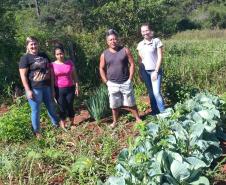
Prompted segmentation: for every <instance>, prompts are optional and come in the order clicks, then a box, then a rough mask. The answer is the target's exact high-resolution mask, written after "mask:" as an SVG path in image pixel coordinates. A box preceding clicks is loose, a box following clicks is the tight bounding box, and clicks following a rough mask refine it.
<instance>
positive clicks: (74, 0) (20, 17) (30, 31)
mask: <svg viewBox="0 0 226 185" xmlns="http://www.w3.org/2000/svg"><path fill="white" fill-rule="evenodd" d="M225 6H226V3H225V1H224V0H217V1H216V0H199V1H196V0H180V1H179V0H140V1H136V0H131V1H126V0H117V1H110V0H86V1H81V0H68V1H64V2H62V1H60V0H15V1H12V0H7V1H2V2H1V8H0V12H1V13H0V17H1V19H0V24H1V29H0V54H1V58H0V71H1V78H0V82H1V83H0V93H1V94H4V97H6V96H8V97H10V96H12V94H13V92H14V90H15V87H16V86H20V84H21V83H20V82H19V78H18V72H17V68H18V61H19V58H20V56H21V55H22V54H23V53H24V51H25V46H24V44H25V43H24V42H25V38H26V37H27V36H28V35H35V36H36V37H38V38H39V40H40V43H41V48H42V50H44V51H46V52H47V53H48V54H49V55H50V56H51V57H53V55H52V47H53V45H54V43H56V42H62V43H63V44H64V45H65V47H66V49H67V51H68V56H69V57H71V58H72V59H73V60H76V65H77V68H78V72H79V76H80V81H81V82H82V83H83V85H85V86H86V87H91V86H92V87H93V86H99V82H100V80H99V74H98V60H99V56H100V53H101V52H102V51H103V49H104V48H105V39H104V38H105V37H104V33H105V31H106V30H107V29H109V28H115V29H116V30H118V32H119V33H120V36H121V41H122V43H123V44H125V45H128V46H129V47H130V48H131V49H132V48H133V47H132V46H134V48H135V46H136V44H137V42H138V41H139V40H140V39H141V37H140V33H139V26H140V24H141V23H144V22H149V23H151V25H152V26H153V28H154V30H155V34H156V36H160V37H161V38H162V39H163V38H168V37H169V36H171V35H173V34H175V33H177V32H180V31H184V30H187V29H223V28H225V27H226V22H225V20H226V19H225V17H226V12H225V11H224V10H225ZM207 32H208V31H207ZM200 35H202V34H199V35H198V36H200ZM180 37H183V35H181V36H180ZM191 37H192V36H191ZM202 37H203V36H202ZM174 38H175V37H174ZM203 38H206V37H203ZM174 40H175V41H171V42H170V43H166V44H167V45H166V53H167V54H166V56H167V57H166V60H167V61H169V60H171V61H172V60H174V59H175V58H172V57H171V55H172V52H174V51H175V50H180V47H182V48H183V49H182V50H180V51H176V52H177V61H179V60H180V59H179V58H178V57H179V55H180V57H182V55H183V61H184V62H183V63H182V64H180V65H185V64H184V63H186V60H188V58H186V56H185V55H188V56H189V53H194V52H193V51H191V50H193V46H196V41H194V37H192V41H189V42H186V41H185V39H183V40H184V41H181V40H177V38H176V39H174ZM216 41H218V40H216ZM179 42H180V44H179V45H180V46H176V48H174V46H175V45H178V43H179ZM181 42H182V43H181ZM206 42H208V41H206ZM190 44H191V45H190ZM207 44H208V43H207ZM188 45H189V48H188V50H187V46H188ZM218 46H219V47H220V46H221V45H220V44H219V45H218ZM218 46H217V43H216V44H215V45H213V47H218ZM178 47H179V48H178ZM197 47H198V49H194V50H196V51H195V55H197V56H199V53H200V52H203V51H204V52H207V53H208V54H207V56H209V55H210V56H211V57H212V59H214V58H217V60H220V59H218V57H215V56H216V55H218V54H217V53H219V54H220V57H221V62H218V68H219V66H220V65H221V64H220V63H222V58H223V56H221V52H224V49H223V48H221V49H219V48H216V49H214V50H213V51H212V45H211V44H210V45H209V48H207V49H206V48H204V47H203V46H202V44H199V43H197ZM202 47H203V48H202ZM185 50H186V51H185ZM216 50H217V51H216ZM75 52H76V55H75ZM178 52H180V53H178ZM211 52H213V55H212V54H211ZM134 53H136V52H134ZM193 56H194V55H193ZM205 56H206V55H205ZM218 56H219V55H218ZM194 57H195V56H194ZM195 58H196V57H195ZM195 60H199V59H198V58H196V59H195ZM202 60H204V59H202ZM169 63H171V62H170V61H169ZM194 63H195V64H197V63H198V62H194ZM209 63H211V61H209ZM175 65H176V64H175ZM193 67H195V66H193ZM209 67H210V66H209ZM167 68H168V66H167ZM87 71H89V72H88V73H87ZM191 71H193V70H191ZM183 73H184V72H183ZM83 74H86V75H83ZM184 74H186V73H184ZM197 75H199V74H195V77H194V80H196V76H197ZM209 75H210V74H209ZM190 76H193V74H191V73H190ZM182 79H184V77H182ZM201 79H203V80H205V79H204V77H202V78H201ZM186 80H187V79H186ZM202 82H203V81H199V82H198V83H199V84H200V83H202ZM183 83H184V82H182V84H183ZM208 83H209V82H208ZM210 85H211V84H209V85H208V86H210ZM198 87H201V86H200V85H198ZM219 88H220V89H219V90H222V88H221V87H219ZM213 89H215V88H213Z"/></svg>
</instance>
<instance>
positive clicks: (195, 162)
mask: <svg viewBox="0 0 226 185" xmlns="http://www.w3.org/2000/svg"><path fill="white" fill-rule="evenodd" d="M185 160H186V161H187V162H188V163H189V164H190V166H189V168H190V169H194V170H197V169H199V168H204V167H207V165H206V163H205V162H204V161H202V160H200V159H199V158H197V157H187V158H185Z"/></svg>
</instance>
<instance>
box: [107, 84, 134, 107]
mask: <svg viewBox="0 0 226 185" xmlns="http://www.w3.org/2000/svg"><path fill="white" fill-rule="evenodd" d="M107 86H108V94H109V102H110V108H111V109H116V108H119V107H121V106H127V107H133V106H135V105H136V102H135V97H134V91H133V86H132V82H131V81H130V80H127V81H126V82H124V83H122V84H117V83H114V82H111V81H108V82H107Z"/></svg>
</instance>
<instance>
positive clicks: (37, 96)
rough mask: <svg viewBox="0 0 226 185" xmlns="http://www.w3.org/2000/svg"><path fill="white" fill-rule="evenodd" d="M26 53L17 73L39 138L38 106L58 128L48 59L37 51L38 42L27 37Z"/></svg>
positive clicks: (34, 129)
mask: <svg viewBox="0 0 226 185" xmlns="http://www.w3.org/2000/svg"><path fill="white" fill-rule="evenodd" d="M26 47H27V52H26V54H25V55H23V56H22V57H21V59H20V63H19V72H20V77H21V80H22V83H23V86H24V89H25V92H26V96H27V99H28V102H29V105H30V107H31V111H32V114H31V122H32V128H33V132H34V134H35V136H36V137H37V138H40V105H41V103H42V102H44V104H45V106H46V108H47V110H48V115H49V117H50V119H51V122H52V124H53V126H58V118H57V116H56V113H55V107H54V103H53V98H52V93H51V79H50V76H51V75H50V68H49V62H50V61H49V58H48V57H47V55H46V54H45V53H40V52H39V51H38V40H37V39H36V38H35V37H28V38H27V40H26Z"/></svg>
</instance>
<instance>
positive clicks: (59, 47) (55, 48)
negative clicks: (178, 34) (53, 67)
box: [53, 44, 64, 55]
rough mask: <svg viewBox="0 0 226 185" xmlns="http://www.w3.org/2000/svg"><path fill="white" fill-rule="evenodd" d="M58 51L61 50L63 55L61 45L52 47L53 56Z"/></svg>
mask: <svg viewBox="0 0 226 185" xmlns="http://www.w3.org/2000/svg"><path fill="white" fill-rule="evenodd" d="M58 49H59V50H61V51H62V52H63V53H64V47H63V45H62V44H57V45H55V46H54V49H53V53H54V55H55V53H56V50H58Z"/></svg>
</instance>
